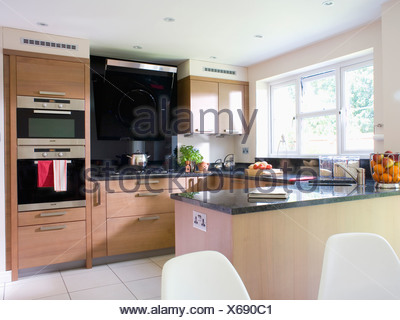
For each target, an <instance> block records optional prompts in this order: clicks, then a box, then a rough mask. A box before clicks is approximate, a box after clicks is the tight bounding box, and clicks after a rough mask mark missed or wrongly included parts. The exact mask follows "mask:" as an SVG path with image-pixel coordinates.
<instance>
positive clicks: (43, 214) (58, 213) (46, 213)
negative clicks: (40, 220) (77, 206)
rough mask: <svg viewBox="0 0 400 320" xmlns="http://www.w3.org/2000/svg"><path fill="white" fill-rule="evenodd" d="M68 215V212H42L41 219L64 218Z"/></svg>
mask: <svg viewBox="0 0 400 320" xmlns="http://www.w3.org/2000/svg"><path fill="white" fill-rule="evenodd" d="M65 214H67V212H66V211H62V212H42V213H41V214H40V216H41V217H56V216H63V215H65Z"/></svg>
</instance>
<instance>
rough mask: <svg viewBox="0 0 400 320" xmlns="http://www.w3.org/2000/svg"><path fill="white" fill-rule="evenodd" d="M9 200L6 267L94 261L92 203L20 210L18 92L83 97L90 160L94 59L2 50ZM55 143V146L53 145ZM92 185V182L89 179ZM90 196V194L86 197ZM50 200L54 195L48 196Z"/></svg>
mask: <svg viewBox="0 0 400 320" xmlns="http://www.w3.org/2000/svg"><path fill="white" fill-rule="evenodd" d="M3 54H4V56H3V61H4V93H5V94H4V97H5V99H4V114H5V117H4V118H5V121H4V131H5V137H4V144H5V168H6V175H5V189H6V190H7V192H6V195H5V198H6V199H5V202H6V235H7V236H6V243H7V244H6V269H7V270H11V272H12V273H11V274H12V280H17V279H18V272H19V270H20V269H22V268H30V267H36V266H43V265H49V264H54V263H61V262H69V261H76V260H85V261H86V266H87V267H88V268H90V267H91V266H92V255H91V252H92V251H91V249H92V244H91V237H89V236H87V235H88V234H89V233H90V232H91V206H90V201H86V204H87V206H86V207H84V205H83V206H82V207H76V208H66V209H64V208H63V209H61V210H60V209H58V210H42V211H23V212H22V211H20V212H19V211H18V180H17V176H18V159H17V158H18V155H17V153H18V137H17V96H33V97H47V98H54V99H57V98H58V99H63V98H65V99H81V100H83V101H84V107H85V113H84V124H85V126H84V130H85V131H84V142H82V141H80V143H82V144H84V148H85V153H84V155H83V156H82V158H84V160H83V163H84V166H82V167H84V168H85V169H87V168H89V166H90V113H89V112H88V110H89V108H90V83H89V80H90V78H89V59H82V58H80V59H79V60H78V59H76V58H74V57H67V56H59V55H49V54H41V53H34V52H23V51H16V50H8V49H4V50H3ZM53 147H56V145H54V146H53ZM85 184H87V185H88V182H85ZM89 198H90V199H91V196H90V195H86V199H87V200H88V199H89ZM49 202H50V201H49Z"/></svg>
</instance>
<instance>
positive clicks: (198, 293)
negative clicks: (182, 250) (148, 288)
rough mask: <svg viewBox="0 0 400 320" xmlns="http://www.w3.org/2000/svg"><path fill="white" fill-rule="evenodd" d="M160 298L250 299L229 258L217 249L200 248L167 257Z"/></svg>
mask: <svg viewBox="0 0 400 320" xmlns="http://www.w3.org/2000/svg"><path fill="white" fill-rule="evenodd" d="M161 299H163V300H250V297H249V294H248V293H247V290H246V287H245V286H244V284H243V282H242V280H241V278H240V276H239V274H238V273H237V272H236V270H235V268H234V267H233V266H232V264H231V263H230V261H229V260H228V259H227V258H226V257H225V256H224V255H222V254H221V253H219V252H217V251H199V252H193V253H188V254H184V255H181V256H178V257H175V258H172V259H170V260H168V261H167V262H166V263H165V264H164V267H163V270H162V278H161Z"/></svg>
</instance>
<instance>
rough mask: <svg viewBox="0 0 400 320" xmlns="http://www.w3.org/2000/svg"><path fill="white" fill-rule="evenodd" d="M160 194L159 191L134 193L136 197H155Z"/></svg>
mask: <svg viewBox="0 0 400 320" xmlns="http://www.w3.org/2000/svg"><path fill="white" fill-rule="evenodd" d="M160 194H161V192H160V193H152V192H148V193H138V194H137V195H136V197H157V196H159V195H160Z"/></svg>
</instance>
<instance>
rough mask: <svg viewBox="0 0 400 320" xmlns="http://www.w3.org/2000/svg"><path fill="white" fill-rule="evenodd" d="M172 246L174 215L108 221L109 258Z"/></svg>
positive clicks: (173, 240) (164, 214) (165, 214)
mask: <svg viewBox="0 0 400 320" xmlns="http://www.w3.org/2000/svg"><path fill="white" fill-rule="evenodd" d="M174 246H175V219H174V213H163V214H158V215H154V216H134V217H121V218H113V219H108V222H107V248H108V255H109V256H111V255H115V254H124V253H131V252H141V251H147V250H155V249H162V248H171V247H174Z"/></svg>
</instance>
